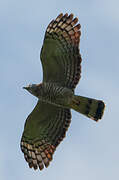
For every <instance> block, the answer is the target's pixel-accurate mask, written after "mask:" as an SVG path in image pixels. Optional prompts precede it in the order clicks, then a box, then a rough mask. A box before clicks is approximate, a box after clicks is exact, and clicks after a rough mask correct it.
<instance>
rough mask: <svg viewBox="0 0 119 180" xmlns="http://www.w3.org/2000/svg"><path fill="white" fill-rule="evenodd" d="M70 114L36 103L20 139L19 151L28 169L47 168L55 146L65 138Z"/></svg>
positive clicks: (67, 110) (68, 111)
mask: <svg viewBox="0 0 119 180" xmlns="http://www.w3.org/2000/svg"><path fill="white" fill-rule="evenodd" d="M70 121H71V113H70V110H69V109H63V108H60V107H56V106H53V105H51V104H46V103H43V102H40V101H38V103H37V105H36V107H35V108H34V110H33V111H32V113H31V114H30V115H29V116H28V118H27V120H26V123H25V127H24V132H23V135H22V139H21V150H22V152H23V153H24V157H25V159H26V161H27V162H28V164H29V167H30V168H32V167H33V168H34V169H37V168H38V167H39V168H40V170H42V169H43V168H44V165H45V167H48V165H49V163H50V161H51V160H52V155H53V153H54V151H55V149H56V147H57V145H58V144H59V143H60V142H61V141H62V140H63V138H64V137H65V134H66V131H67V129H68V127H69V125H70Z"/></svg>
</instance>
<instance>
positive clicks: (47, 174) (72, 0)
mask: <svg viewBox="0 0 119 180" xmlns="http://www.w3.org/2000/svg"><path fill="white" fill-rule="evenodd" d="M61 12H63V13H66V12H68V13H74V15H75V16H77V17H78V18H79V22H80V24H81V32H82V35H81V43H80V50H81V55H82V59H83V61H82V78H81V80H80V83H79V84H78V86H77V89H76V93H77V94H80V95H83V96H88V97H93V98H97V99H103V100H104V102H105V103H106V109H105V113H104V117H103V119H102V121H100V122H99V123H95V122H93V121H92V120H90V119H88V118H86V117H83V116H82V115H81V114H79V113H77V112H74V111H72V123H71V126H70V128H69V130H68V132H67V137H66V138H65V139H64V141H63V142H62V143H61V144H60V146H59V147H58V148H57V150H56V152H55V154H54V159H53V161H52V162H51V164H50V166H49V167H48V168H47V169H44V170H43V171H42V172H40V171H39V170H37V171H34V170H33V169H29V167H28V165H27V163H26V162H25V160H24V157H23V153H22V152H21V150H20V145H19V144H20V139H21V136H22V132H23V127H24V122H25V119H26V118H27V116H28V114H29V113H30V112H31V111H32V109H33V108H34V106H35V104H36V102H37V99H36V98H35V97H33V96H32V95H30V94H29V93H27V92H26V91H24V90H23V89H22V87H23V86H25V85H28V84H29V83H39V82H41V81H42V67H41V63H40V59H39V54H40V49H41V46H42V42H43V37H44V33H45V29H46V27H47V25H48V23H49V22H50V21H51V20H52V19H54V18H55V17H56V16H57V15H58V14H59V13H61ZM118 57H119V1H118V0H83V1H82V0H65V1H64V0H60V1H58V0H51V1H48V0H47V1H46V0H43V1H40V0H34V1H30V0H25V1H23V0H20V1H16V0H1V1H0V85H1V86H0V92H1V93H0V102H1V103H0V115H1V118H0V119H1V120H0V143H1V145H0V147H1V148H0V179H1V180H27V179H28V180H39V179H42V180H47V179H54V180H66V179H68V180H72V179H80V180H95V179H96V180H103V179H108V180H112V179H118V178H119V117H118V114H119V104H118V102H119V92H118V91H119V61H118V59H119V58H118Z"/></svg>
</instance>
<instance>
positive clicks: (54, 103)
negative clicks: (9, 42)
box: [21, 14, 105, 170]
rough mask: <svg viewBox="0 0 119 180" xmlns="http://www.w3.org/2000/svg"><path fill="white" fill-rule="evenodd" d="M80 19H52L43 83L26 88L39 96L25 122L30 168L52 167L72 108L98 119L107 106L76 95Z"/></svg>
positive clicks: (25, 147) (46, 40) (23, 146)
mask: <svg viewBox="0 0 119 180" xmlns="http://www.w3.org/2000/svg"><path fill="white" fill-rule="evenodd" d="M77 22H78V19H77V18H73V14H70V15H69V16H68V14H65V15H64V16H63V14H60V15H59V16H58V17H57V18H56V19H55V20H53V21H51V23H50V24H49V25H48V27H47V29H46V33H45V38H44V42H43V47H42V50H41V55H40V57H41V62H42V66H43V82H42V83H41V84H37V85H36V84H33V85H29V86H28V87H24V88H25V89H26V90H28V91H29V92H30V93H31V94H33V95H34V96H36V97H37V98H38V102H37V105H36V107H35V108H34V110H33V111H32V112H31V114H30V115H29V116H28V118H27V120H26V122H25V126H24V132H23V135H22V139H21V150H22V152H23V153H24V157H25V159H26V161H27V162H28V164H29V167H30V168H32V167H33V168H34V169H37V168H38V167H39V168H40V170H42V169H43V168H44V166H45V167H48V165H49V163H50V161H51V160H52V156H53V153H54V151H55V149H56V147H57V146H58V144H59V143H60V142H61V141H62V140H63V138H64V137H65V135H66V131H67V129H68V127H69V125H70V122H71V112H70V109H74V110H75V111H77V112H80V113H82V114H84V115H85V116H87V117H89V118H91V119H93V120H95V121H97V120H98V119H101V118H102V115H103V111H104V106H105V105H104V103H103V102H102V101H98V100H96V99H91V98H86V97H82V96H77V95H75V94H74V89H75V87H76V85H77V83H78V81H79V79H80V77H81V55H80V53H79V42H80V35H81V33H80V24H77ZM76 24H77V25H76Z"/></svg>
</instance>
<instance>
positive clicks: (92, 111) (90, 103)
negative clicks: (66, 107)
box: [71, 95, 105, 121]
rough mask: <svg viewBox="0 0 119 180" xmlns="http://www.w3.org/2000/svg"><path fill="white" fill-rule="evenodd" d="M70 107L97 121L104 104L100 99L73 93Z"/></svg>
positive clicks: (100, 116)
mask: <svg viewBox="0 0 119 180" xmlns="http://www.w3.org/2000/svg"><path fill="white" fill-rule="evenodd" d="M71 108H72V109H74V110H75V111H77V112H80V113H81V114H83V115H85V116H87V117H89V118H91V119H93V120H95V121H98V120H99V119H101V118H102V116H103V112H104V108H105V104H104V102H103V101H101V100H96V99H92V98H87V97H82V96H76V95H74V96H73V99H72V104H71Z"/></svg>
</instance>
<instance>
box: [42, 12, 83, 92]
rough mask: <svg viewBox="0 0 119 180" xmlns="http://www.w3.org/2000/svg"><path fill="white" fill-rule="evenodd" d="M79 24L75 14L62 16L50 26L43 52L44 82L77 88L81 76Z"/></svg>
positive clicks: (47, 30)
mask: <svg viewBox="0 0 119 180" xmlns="http://www.w3.org/2000/svg"><path fill="white" fill-rule="evenodd" d="M77 22H78V18H73V14H70V15H69V16H68V14H65V15H64V16H63V14H60V15H59V16H58V17H57V18H56V19H55V20H53V21H51V23H50V24H49V25H48V27H47V29H46V33H45V38H44V42H43V47H42V50H41V62H42V66H43V81H44V82H55V83H58V84H60V85H61V86H64V87H68V88H71V89H74V88H75V87H76V85H77V83H78V81H79V79H80V76H81V55H80V54H79V42H80V35H81V32H80V24H77ZM76 24H77V25H76Z"/></svg>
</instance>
